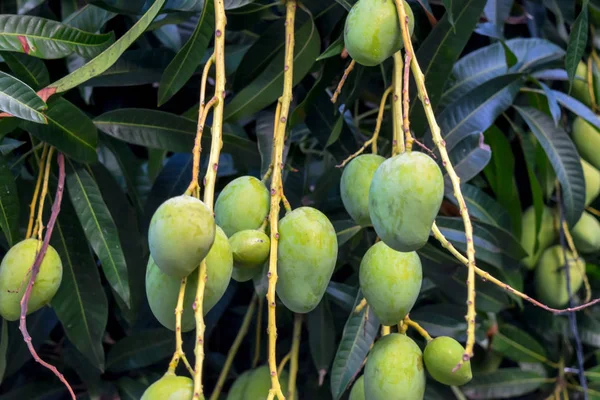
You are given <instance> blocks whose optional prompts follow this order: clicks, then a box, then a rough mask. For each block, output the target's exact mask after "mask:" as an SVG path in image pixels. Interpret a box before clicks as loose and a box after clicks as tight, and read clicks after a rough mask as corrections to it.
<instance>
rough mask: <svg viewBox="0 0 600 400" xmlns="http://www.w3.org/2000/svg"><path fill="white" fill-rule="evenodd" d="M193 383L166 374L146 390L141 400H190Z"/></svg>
mask: <svg viewBox="0 0 600 400" xmlns="http://www.w3.org/2000/svg"><path fill="white" fill-rule="evenodd" d="M193 395H194V381H192V380H191V379H190V378H188V377H187V376H177V375H175V374H173V373H169V372H167V373H166V374H165V375H164V376H163V377H162V378H160V379H159V380H157V381H156V382H154V383H153V384H152V385H150V386H149V387H148V389H146V391H145V392H144V394H143V395H142V398H141V400H192V396H193Z"/></svg>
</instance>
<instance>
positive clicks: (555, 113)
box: [537, 81, 561, 126]
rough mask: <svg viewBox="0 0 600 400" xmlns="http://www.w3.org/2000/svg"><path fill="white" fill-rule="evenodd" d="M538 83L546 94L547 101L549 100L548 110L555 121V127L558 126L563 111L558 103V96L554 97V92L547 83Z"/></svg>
mask: <svg viewBox="0 0 600 400" xmlns="http://www.w3.org/2000/svg"><path fill="white" fill-rule="evenodd" d="M537 83H538V85H540V87H541V88H542V89H543V90H544V93H545V94H546V99H548V108H549V109H550V114H551V115H552V119H553V120H554V125H556V126H558V121H559V119H560V114H561V110H560V106H559V105H558V101H557V100H556V96H554V92H553V91H552V90H551V89H550V88H549V87H548V86H547V85H546V84H545V83H543V82H539V81H538V82H537Z"/></svg>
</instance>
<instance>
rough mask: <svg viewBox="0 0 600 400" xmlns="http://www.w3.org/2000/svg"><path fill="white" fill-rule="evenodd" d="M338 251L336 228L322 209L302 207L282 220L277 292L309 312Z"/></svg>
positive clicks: (293, 308)
mask: <svg viewBox="0 0 600 400" xmlns="http://www.w3.org/2000/svg"><path fill="white" fill-rule="evenodd" d="M337 252H338V244H337V236H336V233H335V229H334V228H333V225H332V224H331V222H330V221H329V219H328V218H327V217H326V216H325V214H323V213H322V212H321V211H319V210H317V209H314V208H311V207H300V208H297V209H295V210H294V211H292V212H290V213H288V214H287V215H286V216H285V217H283V218H282V219H281V220H280V221H279V245H278V254H277V262H278V268H277V272H278V275H279V280H278V282H277V294H278V295H279V298H280V299H281V301H282V302H283V304H284V305H285V306H286V307H287V308H288V309H290V310H291V311H293V312H296V313H307V312H309V311H312V310H313V309H314V308H315V307H317V305H318V304H319V302H320V301H321V298H322V297H323V294H324V293H325V289H327V285H328V284H329V280H330V279H331V275H333V269H334V268H335V263H336V260H337Z"/></svg>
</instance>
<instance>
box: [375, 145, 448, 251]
mask: <svg viewBox="0 0 600 400" xmlns="http://www.w3.org/2000/svg"><path fill="white" fill-rule="evenodd" d="M443 197H444V178H443V177H442V171H441V170H440V167H439V166H438V165H437V164H436V162H435V161H433V159H432V158H431V157H429V156H428V155H427V154H424V153H420V152H417V151H412V152H409V153H402V154H399V155H397V156H395V157H392V158H389V159H387V160H386V161H385V162H383V163H382V164H381V165H380V166H379V168H377V171H375V175H374V176H373V181H372V182H371V187H370V189H369V213H370V215H371V221H372V222H373V227H374V228H375V232H377V235H378V236H379V237H380V238H381V240H383V241H384V242H385V244H387V245H388V246H389V247H391V248H392V249H394V250H396V251H404V252H408V251H414V250H418V249H420V248H421V247H423V245H425V243H426V242H427V239H428V238H429V233H430V232H431V226H432V225H433V221H434V219H435V217H436V216H437V214H438V212H439V210H440V206H441V204H442V199H443Z"/></svg>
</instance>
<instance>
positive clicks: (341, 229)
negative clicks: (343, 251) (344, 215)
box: [333, 219, 363, 247]
mask: <svg viewBox="0 0 600 400" xmlns="http://www.w3.org/2000/svg"><path fill="white" fill-rule="evenodd" d="M333 227H334V228H335V232H336V234H337V239H338V247H342V246H343V245H344V244H346V242H347V241H349V240H350V239H352V238H353V237H354V236H356V235H357V234H358V232H360V231H361V230H362V228H363V227H362V226H360V225H357V224H356V222H354V221H353V220H351V219H345V220H341V221H334V222H333Z"/></svg>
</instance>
